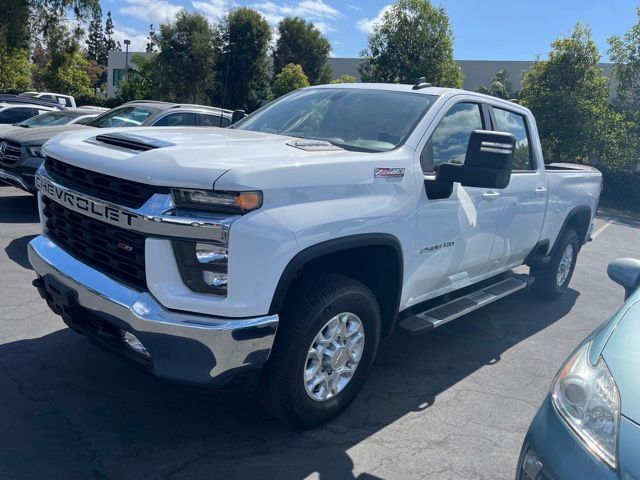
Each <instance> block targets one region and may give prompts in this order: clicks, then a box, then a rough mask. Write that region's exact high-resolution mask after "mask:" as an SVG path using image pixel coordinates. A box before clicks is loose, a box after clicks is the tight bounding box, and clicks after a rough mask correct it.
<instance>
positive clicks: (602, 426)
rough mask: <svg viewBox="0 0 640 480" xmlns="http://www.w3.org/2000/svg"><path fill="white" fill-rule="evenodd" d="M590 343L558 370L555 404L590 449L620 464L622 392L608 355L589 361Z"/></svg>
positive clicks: (613, 464) (554, 389) (602, 458)
mask: <svg viewBox="0 0 640 480" xmlns="http://www.w3.org/2000/svg"><path fill="white" fill-rule="evenodd" d="M590 346H591V342H588V343H586V344H585V345H583V346H582V347H580V348H579V349H578V350H577V351H576V352H575V353H574V354H573V355H572V356H571V358H570V359H569V360H568V361H567V363H565V365H564V367H562V370H560V372H559V373H558V375H557V377H556V379H555V381H554V384H553V392H552V399H553V405H554V406H555V408H556V410H557V411H558V413H559V414H560V416H561V417H562V418H563V419H564V421H565V422H566V423H567V424H568V425H569V426H570V427H571V428H572V429H573V431H574V432H575V433H576V434H577V436H578V437H579V438H580V439H581V440H582V441H583V442H584V444H585V446H586V447H587V449H589V450H590V451H591V452H592V453H593V454H594V455H596V456H597V457H598V458H600V459H601V460H603V461H604V462H606V463H607V464H608V465H610V466H611V467H612V468H616V464H617V455H616V452H617V450H618V431H619V427H620V394H619V393H618V388H617V387H616V383H615V381H614V379H613V377H612V376H611V373H610V372H609V369H608V368H607V365H606V363H605V361H604V359H603V358H602V357H600V358H599V359H598V362H597V363H596V364H595V365H592V364H591V362H590V361H589V347H590Z"/></svg>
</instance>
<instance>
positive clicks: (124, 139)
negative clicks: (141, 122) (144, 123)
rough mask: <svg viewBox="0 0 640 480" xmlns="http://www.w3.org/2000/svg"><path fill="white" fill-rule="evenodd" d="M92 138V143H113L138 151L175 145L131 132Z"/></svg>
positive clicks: (115, 145) (116, 145)
mask: <svg viewBox="0 0 640 480" xmlns="http://www.w3.org/2000/svg"><path fill="white" fill-rule="evenodd" d="M92 140H93V142H92V143H102V144H107V145H113V146H114V147H120V148H126V149H127V150H135V151H137V152H146V151H148V150H155V149H156V148H164V147H172V146H173V145H174V144H173V143H170V142H165V141H164V140H158V139H156V138H149V137H143V136H142V135H134V134H130V133H107V134H104V135H98V136H97V137H95V138H93V139H92ZM88 141H91V140H88Z"/></svg>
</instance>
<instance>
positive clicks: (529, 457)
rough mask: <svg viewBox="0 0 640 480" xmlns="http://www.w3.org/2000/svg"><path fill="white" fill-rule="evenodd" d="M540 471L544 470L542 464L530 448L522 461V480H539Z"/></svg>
mask: <svg viewBox="0 0 640 480" xmlns="http://www.w3.org/2000/svg"><path fill="white" fill-rule="evenodd" d="M540 470H542V462H541V461H540V460H539V459H538V456H537V455H536V452H534V451H533V448H531V447H529V448H528V449H527V453H525V455H524V460H523V461H522V471H521V472H520V480H537V478H538V475H539V474H540Z"/></svg>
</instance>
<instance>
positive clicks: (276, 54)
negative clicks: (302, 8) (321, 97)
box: [273, 17, 331, 85]
mask: <svg viewBox="0 0 640 480" xmlns="http://www.w3.org/2000/svg"><path fill="white" fill-rule="evenodd" d="M329 53H331V44H330V43H329V40H328V39H327V37H325V36H324V35H323V34H322V32H321V31H320V30H319V29H318V27H316V26H315V25H314V24H313V23H311V22H307V21H305V20H303V19H301V18H297V17H296V18H284V19H283V20H282V21H281V22H280V23H279V24H278V40H277V41H276V47H275V50H274V51H273V69H274V71H275V72H280V71H281V70H282V69H283V68H285V67H286V66H287V65H289V64H297V65H300V66H301V67H302V69H303V70H304V72H305V74H306V75H307V77H308V78H309V81H310V82H311V84H312V85H317V84H320V83H328V82H329V80H330V79H331V69H330V68H329V66H328V65H327V62H328V60H329Z"/></svg>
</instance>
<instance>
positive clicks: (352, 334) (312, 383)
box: [303, 312, 364, 402]
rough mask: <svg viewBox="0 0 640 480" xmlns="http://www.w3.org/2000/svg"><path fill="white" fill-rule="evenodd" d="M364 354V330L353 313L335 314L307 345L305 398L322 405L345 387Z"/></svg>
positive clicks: (304, 373) (304, 379)
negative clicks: (307, 396) (308, 345)
mask: <svg viewBox="0 0 640 480" xmlns="http://www.w3.org/2000/svg"><path fill="white" fill-rule="evenodd" d="M363 351H364V328H363V326H362V321H361V320H360V318H358V316H357V315H355V314H354V313H349V312H344V313H340V314H338V315H336V316H335V317H333V318H332V319H331V320H329V321H328V322H327V323H326V324H325V325H324V327H322V328H321V329H320V331H319V332H318V334H317V335H316V337H315V338H314V339H313V341H312V342H311V346H310V347H309V351H308V353H307V361H306V365H305V368H304V372H303V375H304V378H303V381H304V388H305V390H306V392H307V395H309V397H311V399H313V400H315V401H317V402H323V401H325V400H329V399H330V398H333V397H335V396H336V395H338V394H339V393H340V392H341V391H342V390H344V388H345V387H346V386H347V385H348V384H349V382H350V381H351V379H352V378H353V374H354V372H355V371H356V368H358V364H359V363H360V360H361V359H362V352H363Z"/></svg>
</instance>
